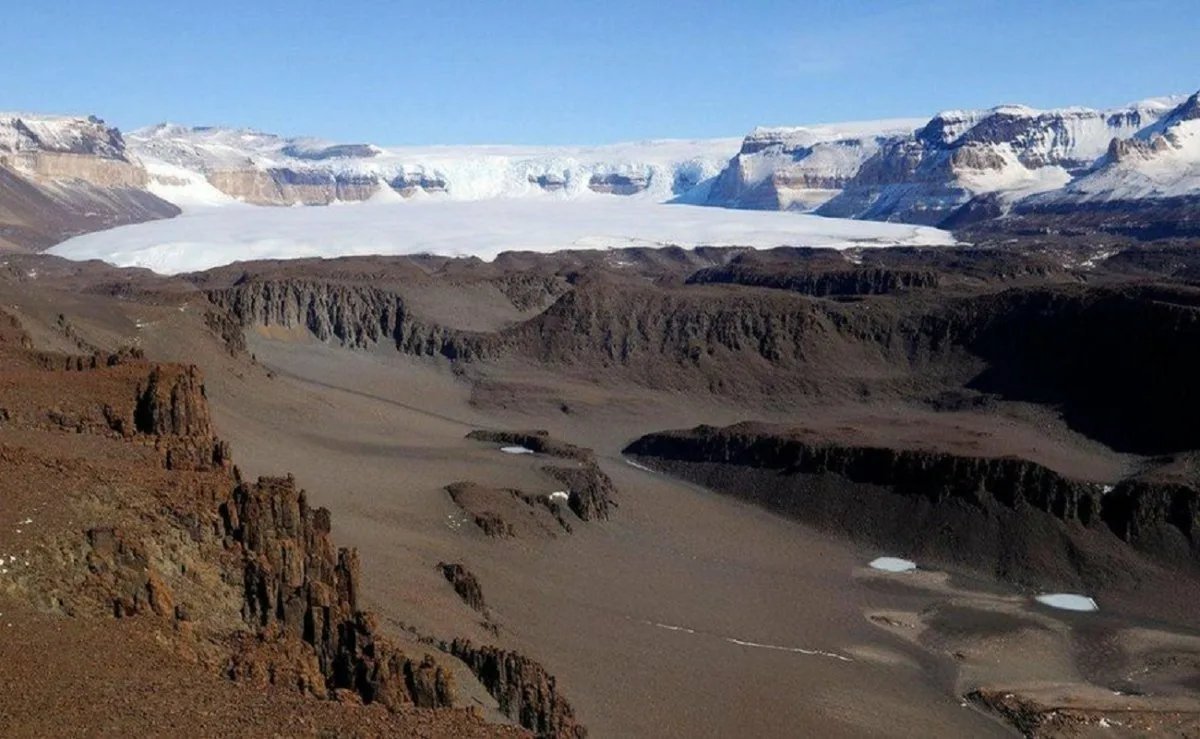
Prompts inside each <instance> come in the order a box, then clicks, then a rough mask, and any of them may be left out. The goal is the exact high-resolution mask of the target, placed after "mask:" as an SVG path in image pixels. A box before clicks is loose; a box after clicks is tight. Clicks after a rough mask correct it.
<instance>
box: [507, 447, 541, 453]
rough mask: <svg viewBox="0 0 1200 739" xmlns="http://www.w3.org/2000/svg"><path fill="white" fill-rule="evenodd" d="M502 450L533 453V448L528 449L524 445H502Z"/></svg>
mask: <svg viewBox="0 0 1200 739" xmlns="http://www.w3.org/2000/svg"><path fill="white" fill-rule="evenodd" d="M500 451H502V452H504V453H505V454H533V450H532V449H526V448H525V447H523V446H502V447H500Z"/></svg>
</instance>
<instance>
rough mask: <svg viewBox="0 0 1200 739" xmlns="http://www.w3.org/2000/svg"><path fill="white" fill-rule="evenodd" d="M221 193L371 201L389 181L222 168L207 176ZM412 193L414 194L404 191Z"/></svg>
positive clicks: (306, 201) (273, 199)
mask: <svg viewBox="0 0 1200 739" xmlns="http://www.w3.org/2000/svg"><path fill="white" fill-rule="evenodd" d="M206 179H207V180H208V182H209V184H211V185H212V186H213V187H215V188H217V189H218V190H220V191H221V192H223V193H225V194H226V195H229V196H230V197H233V198H236V199H238V200H241V201H244V202H247V203H251V204H253V205H329V204H330V203H333V202H358V201H362V200H367V199H368V198H370V197H371V196H373V195H374V194H375V193H377V192H378V191H379V190H380V188H382V187H387V186H388V185H387V183H384V182H383V181H381V180H380V179H379V178H378V177H374V176H371V175H366V174H362V175H358V174H348V173H333V172H323V171H297V170H293V169H287V168H279V167H276V168H269V169H257V168H244V169H219V170H215V171H212V172H209V173H208V174H207V175H206ZM404 194H411V193H404Z"/></svg>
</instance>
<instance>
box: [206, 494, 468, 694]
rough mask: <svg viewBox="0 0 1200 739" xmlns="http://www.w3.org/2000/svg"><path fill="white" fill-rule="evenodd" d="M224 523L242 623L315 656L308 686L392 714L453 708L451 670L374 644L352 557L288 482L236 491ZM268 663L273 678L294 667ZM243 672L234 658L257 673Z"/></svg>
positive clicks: (320, 511)
mask: <svg viewBox="0 0 1200 739" xmlns="http://www.w3.org/2000/svg"><path fill="white" fill-rule="evenodd" d="M221 516H222V519H223V521H224V526H225V536H226V537H228V539H230V540H232V542H234V543H235V544H234V545H235V546H238V547H240V548H241V550H242V553H243V561H244V572H243V577H242V582H243V587H244V594H245V596H244V597H245V600H244V606H243V617H244V618H245V619H246V621H247V623H249V624H251V625H252V626H253V627H254V628H256V629H258V630H259V632H260V633H261V634H269V635H271V637H272V638H274V639H283V640H285V641H294V642H299V643H303V644H306V645H308V647H309V648H311V649H312V651H313V653H314V654H315V658H316V668H317V672H316V674H315V675H313V676H304V675H303V674H302V675H301V681H302V682H303V683H304V684H305V687H306V688H308V689H309V690H312V691H314V692H318V693H323V692H326V691H327V692H328V694H330V695H332V694H334V693H335V692H336V691H338V690H351V691H353V692H354V693H356V694H357V695H359V696H361V698H362V700H363V701H364V702H366V703H372V702H379V703H381V704H383V705H385V706H387V707H389V708H393V709H395V708H400V707H402V706H408V705H415V706H418V707H429V708H433V707H439V706H449V705H452V704H453V701H454V686H453V681H452V678H451V675H450V673H449V672H447V671H446V670H445V669H444V668H442V667H441V666H439V665H437V664H436V663H434V662H432V661H429V660H423V661H419V662H418V661H414V660H412V659H410V658H408V657H406V656H404V655H403V654H401V653H400V652H398V651H396V650H395V649H393V648H392V647H390V646H389V645H387V643H386V642H384V641H382V640H381V639H380V638H379V637H378V626H377V625H376V624H375V620H374V617H373V616H372V615H371V614H369V613H366V612H364V611H362V610H361V609H359V607H358V590H359V588H360V585H359V563H358V555H357V553H355V552H354V551H352V550H346V549H338V548H336V547H335V546H334V545H333V543H332V541H331V540H330V536H329V534H330V516H329V511H327V510H325V509H324V508H317V509H313V508H311V507H309V505H308V502H307V500H306V498H305V495H304V492H303V491H301V490H298V489H297V488H296V485H295V481H294V480H293V479H292V478H290V477H288V478H260V479H259V480H258V481H257V482H256V483H246V482H242V483H240V484H239V485H238V486H237V487H236V488H235V489H234V491H233V494H232V498H231V500H229V501H227V502H226V503H224V504H222V506H221ZM267 661H268V666H267V667H266V669H267V670H268V671H269V672H272V673H274V672H278V671H280V670H286V669H288V668H289V667H291V666H290V665H287V664H285V665H278V664H275V663H274V662H272V661H271V660H270V658H269V657H268V658H267ZM248 664H249V665H253V663H252V662H251V663H248V662H247V661H246V660H244V658H242V657H240V656H239V657H237V658H235V662H234V666H233V667H232V668H231V672H232V673H233V674H235V675H237V674H240V673H242V672H243V671H246V670H254V669H258V670H261V669H263V668H262V667H261V666H251V667H248ZM292 669H296V668H294V667H293V668H292ZM317 680H322V681H323V683H324V684H323V685H319V684H314V683H316V681H317Z"/></svg>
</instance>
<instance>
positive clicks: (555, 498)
mask: <svg viewBox="0 0 1200 739" xmlns="http://www.w3.org/2000/svg"><path fill="white" fill-rule="evenodd" d="M570 497H571V496H570V495H569V494H567V492H566V491H565V490H556V491H554V492H553V493H550V500H551V502H554V503H558V502H563V503H566V502H567V500H569V499H570Z"/></svg>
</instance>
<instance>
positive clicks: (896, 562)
mask: <svg viewBox="0 0 1200 739" xmlns="http://www.w3.org/2000/svg"><path fill="white" fill-rule="evenodd" d="M871 569H873V570H882V571H883V572H911V571H912V570H915V569H917V563H916V562H913V561H912V560H909V559H900V558H899V557H879V558H878V559H873V560H871Z"/></svg>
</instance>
